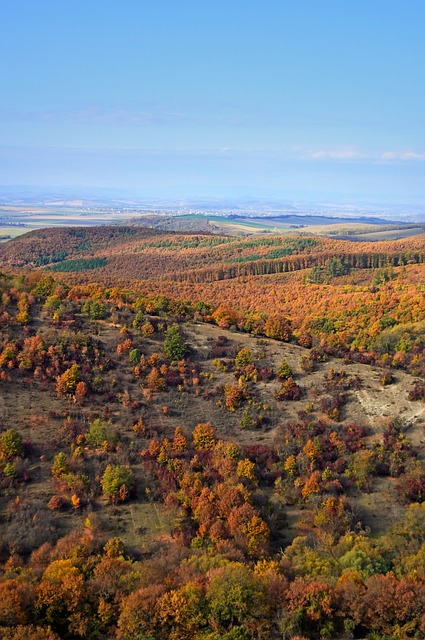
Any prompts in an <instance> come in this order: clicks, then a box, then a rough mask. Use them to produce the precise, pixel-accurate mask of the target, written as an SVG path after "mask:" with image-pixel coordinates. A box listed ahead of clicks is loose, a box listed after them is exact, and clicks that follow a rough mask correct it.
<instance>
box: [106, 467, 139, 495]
mask: <svg viewBox="0 0 425 640" xmlns="http://www.w3.org/2000/svg"><path fill="white" fill-rule="evenodd" d="M135 482H136V480H135V477H134V473H133V471H132V470H131V469H130V467H129V466H125V465H123V464H108V466H107V467H106V469H105V471H104V474H103V476H102V479H101V481H100V484H101V485H102V490H103V493H104V494H105V495H106V496H107V497H108V498H109V500H111V502H120V501H123V500H125V499H126V498H127V497H128V494H129V492H130V491H131V490H132V488H133V487H134V485H135Z"/></svg>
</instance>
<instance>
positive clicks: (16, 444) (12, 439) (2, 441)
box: [0, 429, 24, 460]
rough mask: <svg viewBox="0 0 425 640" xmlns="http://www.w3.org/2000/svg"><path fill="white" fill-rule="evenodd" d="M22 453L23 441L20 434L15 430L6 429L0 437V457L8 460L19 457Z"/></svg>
mask: <svg viewBox="0 0 425 640" xmlns="http://www.w3.org/2000/svg"><path fill="white" fill-rule="evenodd" d="M23 451H24V441H23V439H22V436H21V434H20V433H18V432H17V431H15V429H8V430H7V431H5V432H4V433H3V434H2V435H1V437H0V453H1V455H2V456H3V457H4V458H6V459H7V460H10V459H11V458H16V457H17V456H21V455H22V454H23Z"/></svg>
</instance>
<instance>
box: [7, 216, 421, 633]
mask: <svg viewBox="0 0 425 640" xmlns="http://www.w3.org/2000/svg"><path fill="white" fill-rule="evenodd" d="M424 283H425V241H424V235H423V234H421V235H418V236H413V237H409V238H404V239H401V240H391V241H379V242H349V241H346V240H339V239H330V238H321V237H319V236H316V235H315V236H313V235H309V234H305V235H302V234H298V235H297V234H292V235H288V236H284V235H273V234H263V235H253V236H248V237H235V236H230V235H229V236H228V235H211V234H208V233H202V234H201V233H192V232H191V233H177V232H175V233H172V232H165V231H160V230H153V229H148V228H144V227H139V226H119V225H116V226H99V227H91V228H83V227H74V228H56V229H44V230H39V231H32V232H30V233H27V234H25V235H23V236H20V237H19V238H16V239H14V240H10V241H9V242H7V243H4V244H2V245H1V246H0V398H1V400H0V527H1V536H0V636H1V637H2V638H4V640H62V639H63V640H71V639H72V640H74V639H79V638H84V639H90V640H97V639H99V640H101V639H106V640H114V639H115V640H168V639H170V640H186V639H187V640H189V639H190V640H192V639H193V640H278V639H282V640H309V639H311V640H318V639H326V638H328V639H340V640H350V639H352V640H354V639H363V640H366V639H367V640H391V639H397V640H405V639H407V638H416V639H421V638H422V639H423V638H425V614H424V612H425V331H424V330H425V284H424Z"/></svg>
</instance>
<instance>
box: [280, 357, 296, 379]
mask: <svg viewBox="0 0 425 640" xmlns="http://www.w3.org/2000/svg"><path fill="white" fill-rule="evenodd" d="M277 375H278V376H279V378H280V379H281V380H288V378H292V375H293V372H292V369H291V367H290V366H289V363H288V362H287V361H286V360H285V358H283V360H282V361H281V363H280V365H279V367H278V370H277Z"/></svg>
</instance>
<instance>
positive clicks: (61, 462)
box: [52, 451, 69, 478]
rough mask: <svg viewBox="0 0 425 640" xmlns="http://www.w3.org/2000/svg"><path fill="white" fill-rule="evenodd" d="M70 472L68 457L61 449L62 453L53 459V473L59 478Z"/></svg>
mask: <svg viewBox="0 0 425 640" xmlns="http://www.w3.org/2000/svg"><path fill="white" fill-rule="evenodd" d="M68 473H69V464H68V458H67V457H66V455H65V454H64V453H63V451H61V452H60V453H58V454H57V456H55V459H54V460H53V465H52V474H53V475H54V476H56V477H57V478H61V477H62V476H65V475H66V474H68Z"/></svg>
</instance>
